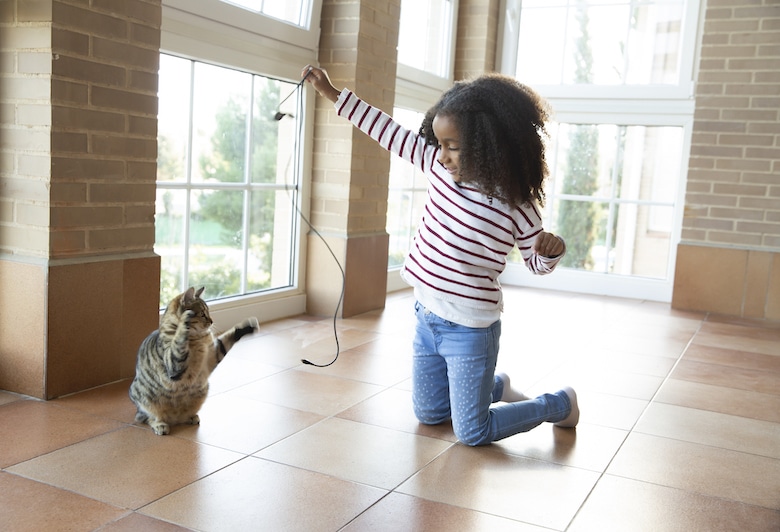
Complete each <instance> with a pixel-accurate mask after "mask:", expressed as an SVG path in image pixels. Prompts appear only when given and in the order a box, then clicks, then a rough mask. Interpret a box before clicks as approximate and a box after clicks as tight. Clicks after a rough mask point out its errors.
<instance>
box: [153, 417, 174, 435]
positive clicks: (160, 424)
mask: <svg viewBox="0 0 780 532" xmlns="http://www.w3.org/2000/svg"><path fill="white" fill-rule="evenodd" d="M149 426H150V427H152V431H153V432H154V433H155V434H157V435H158V436H165V435H166V434H169V433H170V432H171V427H170V425H168V424H167V423H166V422H165V421H160V420H159V419H155V420H151V419H150V420H149Z"/></svg>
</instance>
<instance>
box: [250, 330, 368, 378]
mask: <svg viewBox="0 0 780 532" xmlns="http://www.w3.org/2000/svg"><path fill="white" fill-rule="evenodd" d="M336 331H337V334H338V345H337V343H336V338H335V336H334V331H333V323H332V322H330V323H328V322H325V321H317V322H314V323H310V324H306V325H303V326H300V327H291V328H288V329H284V330H281V331H279V332H277V333H275V334H272V335H257V336H252V337H249V338H246V339H245V340H243V341H242V343H241V350H240V351H239V352H238V353H236V355H235V356H237V357H240V358H251V359H252V360H255V361H257V362H263V363H265V364H270V365H276V366H282V367H285V368H291V367H295V366H298V365H300V364H301V359H308V360H311V361H312V362H314V363H316V364H325V363H327V362H330V361H331V360H332V359H333V358H334V356H335V354H336V352H337V348H338V349H339V350H341V351H346V350H348V349H352V348H353V347H357V346H359V345H361V344H364V343H366V342H370V341H372V340H375V339H376V338H377V333H375V332H373V331H367V330H362V329H351V328H347V327H344V326H343V325H342V324H341V323H337V325H336Z"/></svg>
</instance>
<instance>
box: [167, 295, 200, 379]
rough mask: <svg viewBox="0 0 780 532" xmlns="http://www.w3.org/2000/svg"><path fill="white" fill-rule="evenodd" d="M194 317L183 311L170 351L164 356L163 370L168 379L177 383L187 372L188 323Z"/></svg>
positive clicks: (188, 311)
mask: <svg viewBox="0 0 780 532" xmlns="http://www.w3.org/2000/svg"><path fill="white" fill-rule="evenodd" d="M194 316H195V313H194V312H193V311H191V310H187V311H185V312H184V313H183V314H182V316H181V321H180V322H179V325H178V327H177V328H176V335H175V336H174V338H173V342H172V343H171V349H170V350H169V352H167V353H166V354H165V369H166V371H167V373H168V378H170V379H171V380H172V381H178V380H180V379H181V378H182V376H183V375H184V372H186V371H187V359H188V357H189V354H190V351H189V335H190V322H191V321H192V318H193V317H194Z"/></svg>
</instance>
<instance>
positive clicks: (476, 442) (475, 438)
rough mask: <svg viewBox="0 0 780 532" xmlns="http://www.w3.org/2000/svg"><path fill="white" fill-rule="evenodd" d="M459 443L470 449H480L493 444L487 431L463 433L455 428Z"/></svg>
mask: <svg viewBox="0 0 780 532" xmlns="http://www.w3.org/2000/svg"><path fill="white" fill-rule="evenodd" d="M453 429H454V431H455V437H456V438H458V441H459V442H461V443H462V444H464V445H468V446H469V447H478V446H480V445H487V444H489V443H491V442H492V440H491V439H490V437H489V435H488V433H487V431H473V430H472V431H463V430H458V429H457V428H455V427H453Z"/></svg>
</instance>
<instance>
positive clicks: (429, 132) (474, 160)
mask: <svg viewBox="0 0 780 532" xmlns="http://www.w3.org/2000/svg"><path fill="white" fill-rule="evenodd" d="M550 114H551V111H550V107H549V105H548V104H547V102H546V101H545V100H544V99H543V98H542V97H541V96H539V94H537V93H536V92H535V91H534V90H533V89H531V88H530V87H528V86H526V85H524V84H522V83H520V82H519V81H517V80H515V79H514V78H511V77H509V76H505V75H502V74H496V73H491V74H485V75H482V76H480V77H478V78H475V79H473V80H469V81H458V82H456V83H455V84H454V85H453V86H452V87H451V88H450V89H448V90H447V91H446V92H444V94H442V96H441V98H440V99H439V101H438V102H437V103H436V104H435V105H434V106H433V107H431V108H430V109H429V110H428V112H427V113H426V114H425V118H424V119H423V122H422V125H421V126H420V135H421V136H422V137H423V138H424V139H425V142H426V144H430V145H434V146H438V145H439V141H438V140H437V139H436V135H434V133H433V127H432V123H433V118H434V117H435V116H436V115H439V116H446V117H448V118H449V119H450V120H452V121H454V123H455V127H456V128H457V130H458V132H459V134H460V139H459V141H460V142H459V173H460V180H461V182H462V183H468V184H470V185H473V186H474V187H476V188H478V189H479V190H480V191H481V192H482V193H484V194H485V195H487V196H492V197H495V198H498V199H500V200H502V201H505V202H507V203H509V204H512V205H522V204H524V203H532V202H534V201H536V202H538V204H539V205H544V180H545V179H546V177H547V173H548V169H547V161H546V159H545V151H544V137H546V136H547V135H548V133H547V130H546V128H545V123H546V122H547V121H548V120H549V118H550Z"/></svg>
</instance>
